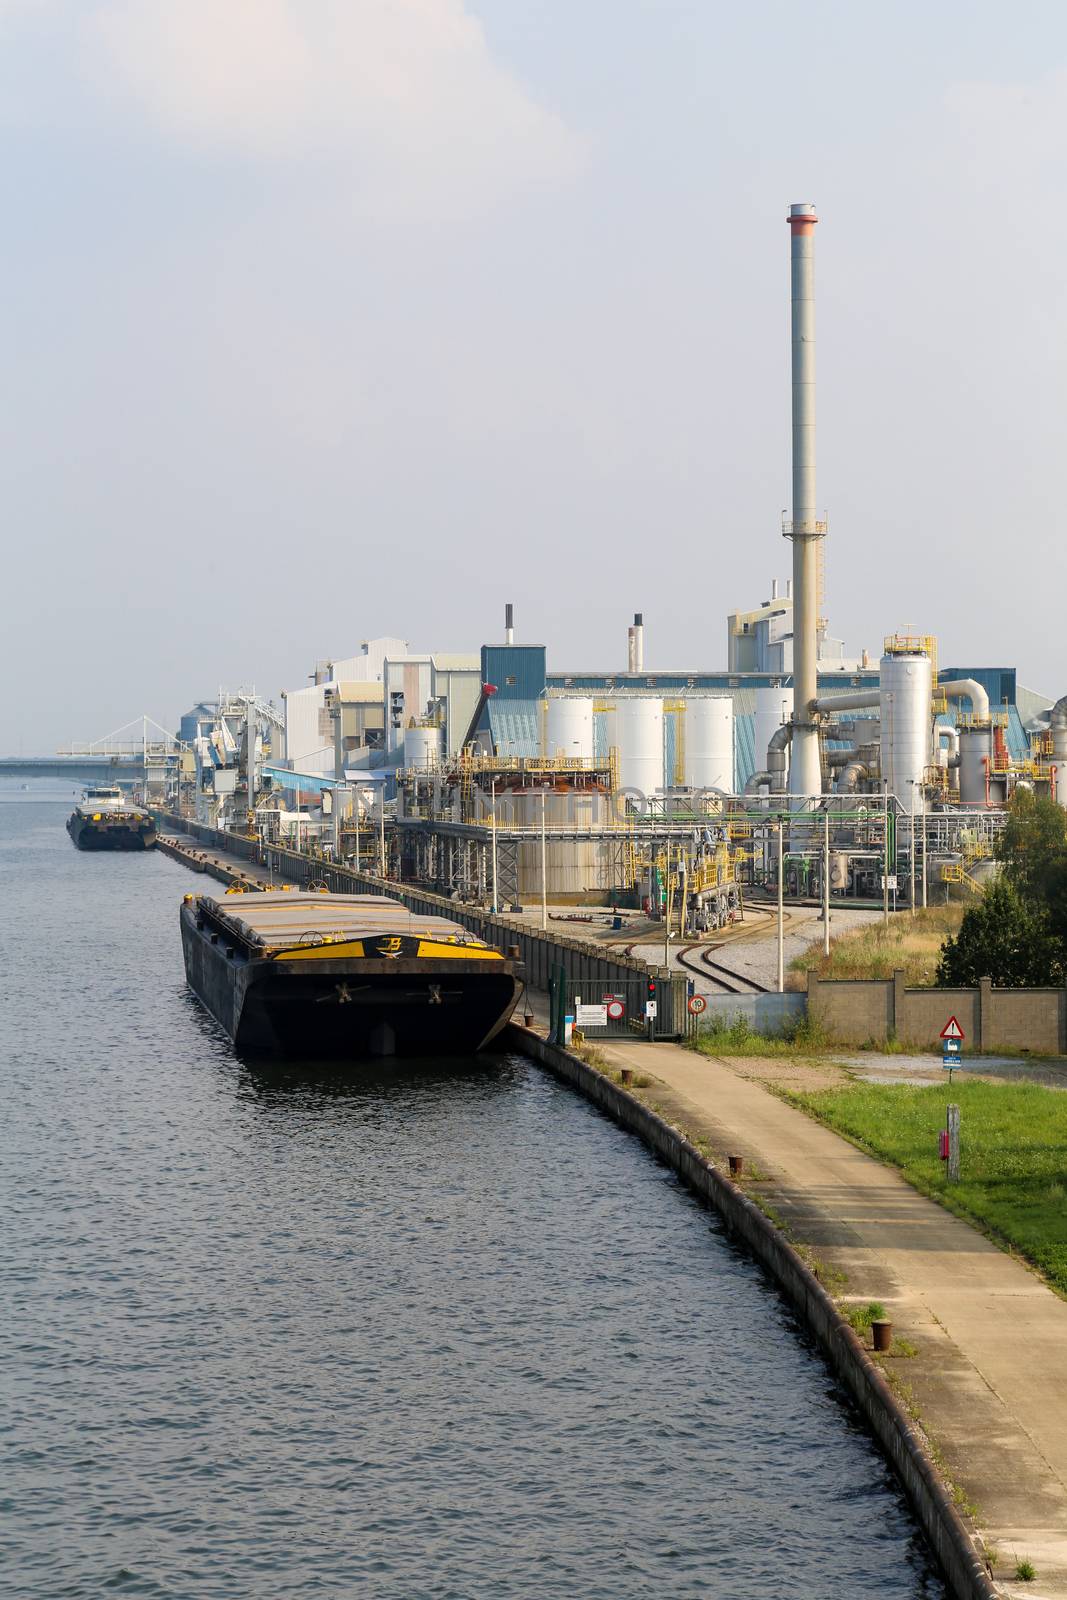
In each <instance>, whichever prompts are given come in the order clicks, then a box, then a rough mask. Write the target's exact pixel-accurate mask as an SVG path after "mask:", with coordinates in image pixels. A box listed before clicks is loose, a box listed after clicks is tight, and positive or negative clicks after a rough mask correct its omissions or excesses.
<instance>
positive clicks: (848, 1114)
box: [786, 1081, 1067, 1295]
mask: <svg viewBox="0 0 1067 1600" xmlns="http://www.w3.org/2000/svg"><path fill="white" fill-rule="evenodd" d="M950 1097H951V1099H952V1100H953V1101H954V1102H955V1103H956V1104H957V1105H958V1106H959V1107H960V1181H959V1183H952V1184H950V1183H949V1182H948V1174H947V1171H946V1165H947V1164H946V1163H945V1162H943V1161H941V1160H940V1159H939V1158H938V1154H937V1136H938V1133H939V1132H940V1130H941V1129H942V1128H943V1127H944V1125H945V1105H946V1102H947V1101H948V1100H949V1098H950ZM786 1098H788V1099H789V1100H790V1101H792V1102H793V1103H794V1104H796V1105H799V1106H802V1107H803V1108H804V1109H805V1110H806V1111H809V1112H810V1113H811V1114H812V1115H814V1116H816V1117H818V1118H819V1119H820V1120H821V1121H822V1122H825V1123H826V1124H827V1125H828V1126H829V1127H831V1128H833V1129H835V1130H836V1131H837V1132H838V1133H843V1134H846V1135H847V1136H848V1137H849V1138H851V1139H854V1140H855V1141H856V1143H857V1144H860V1145H862V1146H863V1148H864V1149H867V1150H870V1151H871V1152H872V1154H874V1155H876V1156H879V1157H880V1158H881V1159H882V1160H884V1161H888V1162H890V1163H892V1165H894V1166H896V1167H899V1168H900V1170H901V1172H902V1173H903V1174H904V1176H905V1177H906V1178H907V1179H908V1180H909V1182H910V1183H913V1184H914V1185H915V1187H916V1188H917V1189H921V1190H922V1192H923V1193H924V1194H929V1195H933V1196H934V1197H935V1198H936V1199H938V1200H940V1201H942V1202H943V1203H944V1204H945V1205H946V1206H947V1207H948V1208H949V1209H950V1210H951V1211H954V1212H956V1213H957V1215H959V1216H961V1217H966V1218H967V1219H968V1220H969V1221H973V1222H977V1223H979V1224H980V1225H981V1226H982V1227H984V1228H985V1229H987V1230H988V1231H989V1232H990V1233H991V1234H993V1236H994V1237H996V1238H997V1239H998V1240H1000V1241H1001V1242H1007V1243H1008V1244H1010V1245H1012V1246H1013V1247H1014V1248H1015V1249H1017V1250H1018V1251H1019V1252H1020V1253H1021V1254H1022V1255H1024V1256H1026V1258H1027V1259H1028V1260H1029V1261H1031V1262H1033V1264H1034V1265H1035V1266H1036V1267H1038V1268H1039V1269H1040V1271H1041V1272H1043V1273H1044V1275H1045V1277H1046V1278H1047V1279H1048V1281H1049V1283H1050V1284H1051V1285H1052V1286H1053V1288H1055V1289H1056V1290H1058V1291H1059V1293H1061V1294H1063V1295H1067V1094H1063V1093H1061V1092H1059V1091H1057V1090H1055V1089H1044V1088H1041V1087H1040V1086H1039V1085H1037V1084H1033V1083H1018V1084H1016V1083H1010V1084H1009V1083H968V1082H966V1081H964V1082H959V1081H957V1082H956V1083H954V1084H953V1086H952V1090H951V1096H950V1092H949V1089H948V1085H947V1084H945V1085H937V1086H936V1087H933V1088H929V1089H917V1088H913V1087H910V1086H908V1085H905V1084H867V1083H862V1084H861V1083H857V1084H853V1085H851V1086H849V1087H847V1088H842V1089H825V1090H821V1091H816V1092H813V1093H797V1094H789V1095H787V1097H786Z"/></svg>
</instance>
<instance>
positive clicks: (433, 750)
mask: <svg viewBox="0 0 1067 1600" xmlns="http://www.w3.org/2000/svg"><path fill="white" fill-rule="evenodd" d="M404 765H405V767H409V768H410V769H411V770H412V771H413V772H436V771H437V769H438V767H439V766H440V765H441V730H440V728H405V729H404Z"/></svg>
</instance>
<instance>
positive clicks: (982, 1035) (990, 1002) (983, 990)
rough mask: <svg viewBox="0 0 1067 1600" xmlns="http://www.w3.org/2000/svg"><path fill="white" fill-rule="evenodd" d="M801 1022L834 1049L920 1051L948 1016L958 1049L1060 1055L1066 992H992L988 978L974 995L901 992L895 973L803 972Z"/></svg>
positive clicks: (1066, 1047) (1066, 1024)
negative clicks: (817, 1028)
mask: <svg viewBox="0 0 1067 1600" xmlns="http://www.w3.org/2000/svg"><path fill="white" fill-rule="evenodd" d="M808 1015H809V1016H810V1017H811V1018H812V1020H813V1021H814V1022H817V1023H819V1024H821V1026H822V1027H823V1028H824V1029H825V1031H826V1033H827V1034H828V1035H829V1037H830V1038H831V1039H832V1040H835V1041H837V1042H840V1043H847V1044H865V1043H866V1042H867V1041H868V1040H870V1041H871V1042H872V1043H875V1044H884V1043H885V1041H886V1040H887V1039H888V1038H890V1037H893V1038H896V1039H898V1040H899V1041H900V1043H901V1044H908V1045H918V1046H920V1047H923V1048H925V1047H928V1046H931V1045H936V1044H937V1043H938V1041H939V1039H940V1037H941V1030H942V1028H943V1027H944V1026H945V1024H946V1023H947V1021H948V1019H949V1018H950V1017H955V1018H956V1020H957V1021H958V1022H959V1025H960V1027H961V1028H962V1029H963V1033H964V1039H965V1048H966V1049H974V1050H1032V1051H1033V1052H1034V1053H1035V1054H1036V1055H1052V1056H1054V1055H1063V1054H1067V989H996V988H994V987H993V984H992V982H991V981H990V979H988V978H983V979H982V980H981V982H980V983H979V985H978V988H977V989H909V988H908V987H907V986H906V984H905V982H904V974H903V972H896V973H894V974H893V976H892V978H865V979H859V980H856V981H854V982H850V981H847V980H841V979H832V980H830V979H824V978H818V977H816V976H815V975H814V973H809V974H808Z"/></svg>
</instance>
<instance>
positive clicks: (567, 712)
mask: <svg viewBox="0 0 1067 1600" xmlns="http://www.w3.org/2000/svg"><path fill="white" fill-rule="evenodd" d="M544 753H545V755H546V756H547V757H548V759H549V760H550V761H551V760H553V759H554V758H556V757H557V756H578V757H580V758H581V759H582V760H584V761H591V760H592V759H593V702H592V700H590V699H587V698H585V697H584V696H582V695H552V696H551V697H550V698H549V701H548V711H547V713H546V716H545V751H544Z"/></svg>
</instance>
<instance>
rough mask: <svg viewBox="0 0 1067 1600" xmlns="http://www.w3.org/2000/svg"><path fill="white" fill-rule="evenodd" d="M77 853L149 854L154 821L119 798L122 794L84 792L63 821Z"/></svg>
mask: <svg viewBox="0 0 1067 1600" xmlns="http://www.w3.org/2000/svg"><path fill="white" fill-rule="evenodd" d="M67 832H68V833H69V834H70V836H71V838H72V839H73V840H74V843H75V844H76V845H77V847H78V849H79V850H149V849H151V847H152V845H154V844H155V842H156V823H155V818H154V817H152V816H150V815H149V814H148V812H147V811H142V810H140V808H139V807H138V806H135V805H131V804H130V802H129V801H127V800H125V799H124V798H123V794H122V790H121V789H120V788H118V787H117V786H115V787H103V786H101V785H96V786H94V787H93V788H91V789H86V791H85V793H84V794H83V795H82V797H81V800H80V801H79V802H78V804H77V805H76V806H75V807H74V810H73V811H72V812H71V814H70V816H69V817H68V818H67Z"/></svg>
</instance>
